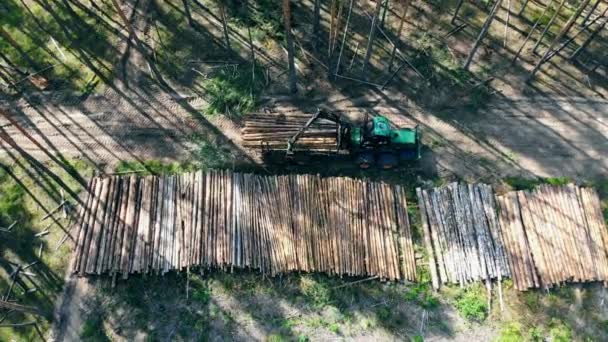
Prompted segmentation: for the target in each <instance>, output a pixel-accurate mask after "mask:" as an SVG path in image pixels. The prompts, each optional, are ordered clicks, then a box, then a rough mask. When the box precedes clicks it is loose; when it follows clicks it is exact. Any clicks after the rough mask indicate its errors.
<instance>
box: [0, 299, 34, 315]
mask: <svg viewBox="0 0 608 342" xmlns="http://www.w3.org/2000/svg"><path fill="white" fill-rule="evenodd" d="M0 308H4V309H11V310H15V311H19V312H27V313H33V314H36V315H41V314H42V313H41V311H40V309H38V308H36V307H34V306H28V305H21V304H16V303H11V302H8V301H5V300H0Z"/></svg>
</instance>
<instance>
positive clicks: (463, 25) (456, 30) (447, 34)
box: [443, 23, 469, 39]
mask: <svg viewBox="0 0 608 342" xmlns="http://www.w3.org/2000/svg"><path fill="white" fill-rule="evenodd" d="M468 25H469V24H467V23H464V24H460V25H458V26H456V27H455V28H453V29H451V30H450V31H448V33H446V34H445V36H443V39H448V38H450V37H451V36H453V35H455V34H456V33H458V32H460V31H462V30H463V29H464V28H465V27H467V26H468Z"/></svg>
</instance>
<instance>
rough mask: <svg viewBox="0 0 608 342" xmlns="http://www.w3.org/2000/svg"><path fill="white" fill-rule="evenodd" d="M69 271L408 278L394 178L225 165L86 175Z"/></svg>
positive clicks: (405, 231) (403, 214)
mask: <svg viewBox="0 0 608 342" xmlns="http://www.w3.org/2000/svg"><path fill="white" fill-rule="evenodd" d="M74 260H75V262H74V265H73V271H74V272H77V273H79V274H81V275H83V274H105V273H109V274H114V275H116V274H121V275H122V276H123V278H126V277H128V275H129V274H130V273H151V272H153V273H157V274H164V273H166V272H168V271H171V270H190V269H192V268H195V267H196V268H200V269H207V268H221V269H231V268H232V267H238V268H251V269H257V270H260V271H261V272H264V273H267V274H270V275H276V274H280V273H285V272H290V271H304V272H326V273H329V274H337V275H350V276H378V277H379V278H382V279H390V280H399V279H408V280H414V279H415V275H416V268H415V261H414V248H413V244H412V239H411V232H410V227H409V221H408V214H407V202H406V199H405V193H404V190H403V189H402V188H400V187H399V186H391V185H388V184H384V183H374V182H368V181H365V180H357V179H350V178H344V177H334V178H321V177H319V176H314V175H287V176H259V175H254V174H243V173H232V172H229V171H209V172H202V171H199V172H195V173H188V174H182V175H173V176H161V177H157V176H145V177H136V176H130V177H109V178H94V179H92V181H91V183H90V186H89V196H88V199H87V201H86V206H85V207H84V209H82V211H81V215H80V222H79V233H78V239H77V246H76V250H75V258H74Z"/></svg>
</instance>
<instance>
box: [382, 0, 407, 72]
mask: <svg viewBox="0 0 608 342" xmlns="http://www.w3.org/2000/svg"><path fill="white" fill-rule="evenodd" d="M410 2H411V0H404V1H403V3H402V6H403V10H402V12H401V20H400V21H399V29H397V39H396V40H395V45H394V46H393V51H392V52H391V59H390V60H389V62H388V71H389V72H390V71H392V69H393V61H394V60H395V54H396V53H397V42H399V41H400V40H401V33H402V32H403V24H404V23H405V16H406V15H407V10H408V9H409V7H410Z"/></svg>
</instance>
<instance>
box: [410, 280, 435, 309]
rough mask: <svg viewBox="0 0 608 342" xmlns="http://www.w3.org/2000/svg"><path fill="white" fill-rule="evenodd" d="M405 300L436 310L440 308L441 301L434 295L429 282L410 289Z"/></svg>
mask: <svg viewBox="0 0 608 342" xmlns="http://www.w3.org/2000/svg"><path fill="white" fill-rule="evenodd" d="M403 299H405V300H406V301H408V302H416V303H417V304H418V305H420V306H421V307H423V308H425V309H434V308H436V307H438V306H439V299H438V298H437V297H436V296H434V295H433V293H432V291H431V287H430V285H429V283H428V282H424V283H423V282H421V283H418V284H416V285H414V286H412V287H410V288H408V291H407V292H406V293H405V294H404V295H403Z"/></svg>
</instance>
